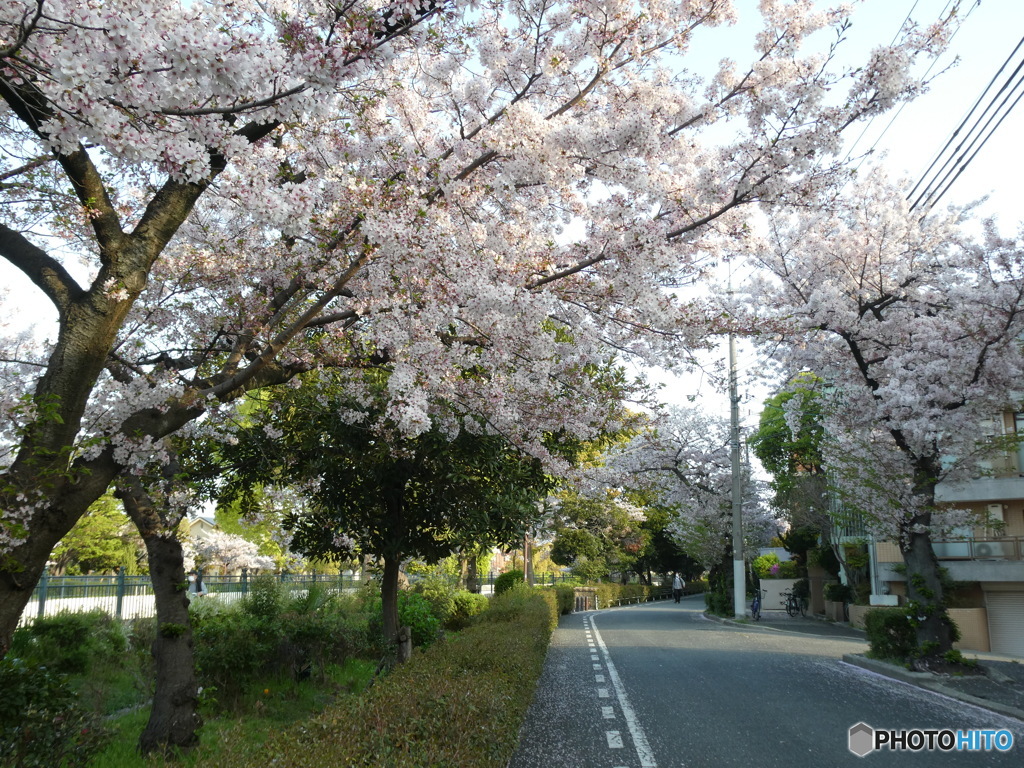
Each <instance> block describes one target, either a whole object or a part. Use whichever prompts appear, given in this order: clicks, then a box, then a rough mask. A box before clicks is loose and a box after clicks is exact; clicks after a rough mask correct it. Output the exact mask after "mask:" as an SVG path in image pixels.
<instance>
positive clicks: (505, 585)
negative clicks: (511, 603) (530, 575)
mask: <svg viewBox="0 0 1024 768" xmlns="http://www.w3.org/2000/svg"><path fill="white" fill-rule="evenodd" d="M524 578H525V576H524V574H523V572H522V571H520V570H518V569H516V570H512V571H506V572H505V573H503V574H501V575H500V576H498V578H496V579H495V580H494V594H496V595H500V594H501V593H503V592H507V591H508V590H510V589H511V588H512V587H514V586H515V585H516V584H522V583H523V579H524Z"/></svg>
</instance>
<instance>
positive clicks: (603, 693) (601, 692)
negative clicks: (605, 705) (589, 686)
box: [597, 688, 608, 699]
mask: <svg viewBox="0 0 1024 768" xmlns="http://www.w3.org/2000/svg"><path fill="white" fill-rule="evenodd" d="M597 698H599V699H607V698H608V689H607V688H598V689H597Z"/></svg>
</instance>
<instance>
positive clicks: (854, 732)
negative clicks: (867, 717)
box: [849, 723, 875, 757]
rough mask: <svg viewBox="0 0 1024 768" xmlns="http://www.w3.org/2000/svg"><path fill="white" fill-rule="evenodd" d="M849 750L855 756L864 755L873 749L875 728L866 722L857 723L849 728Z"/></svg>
mask: <svg viewBox="0 0 1024 768" xmlns="http://www.w3.org/2000/svg"><path fill="white" fill-rule="evenodd" d="M849 747H850V751H851V752H853V754H855V755H856V756H857V757H865V756H866V755H869V754H871V753H872V752H874V751H875V729H874V728H872V727H871V726H870V725H868V724H867V723H857V724H856V725H854V726H852V727H851V728H850V743H849Z"/></svg>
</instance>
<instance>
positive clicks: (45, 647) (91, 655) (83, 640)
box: [11, 610, 128, 675]
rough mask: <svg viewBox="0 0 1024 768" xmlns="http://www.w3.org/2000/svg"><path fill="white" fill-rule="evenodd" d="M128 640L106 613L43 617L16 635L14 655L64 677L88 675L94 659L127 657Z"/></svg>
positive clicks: (13, 641)
mask: <svg viewBox="0 0 1024 768" xmlns="http://www.w3.org/2000/svg"><path fill="white" fill-rule="evenodd" d="M127 647H128V640H127V638H126V636H125V634H124V631H123V629H122V628H121V625H120V623H119V622H117V621H115V620H114V619H112V618H111V617H110V616H109V615H107V614H106V613H105V612H104V611H100V610H96V611H84V612H81V613H67V612H65V613H58V614H57V615H55V616H43V617H42V618H39V619H36V620H35V621H34V622H33V623H32V624H30V625H28V626H27V627H21V628H20V629H18V630H17V631H16V632H15V633H14V637H13V639H12V641H11V653H12V654H13V655H15V656H18V657H20V658H22V659H25V660H26V661H28V662H29V663H31V664H39V665H46V666H47V667H48V668H50V669H52V670H55V671H56V672H59V673H64V674H78V675H81V674H85V673H86V672H88V671H89V669H90V668H91V666H92V662H93V660H94V659H96V658H99V657H102V656H108V655H112V654H117V653H124V652H125V650H126V649H127Z"/></svg>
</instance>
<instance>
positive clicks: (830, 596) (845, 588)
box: [825, 584, 853, 603]
mask: <svg viewBox="0 0 1024 768" xmlns="http://www.w3.org/2000/svg"><path fill="white" fill-rule="evenodd" d="M825 599H826V600H828V601H830V602H833V603H848V602H850V601H851V600H852V599H853V590H852V589H851V588H850V586H849V585H848V584H826V585H825Z"/></svg>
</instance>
